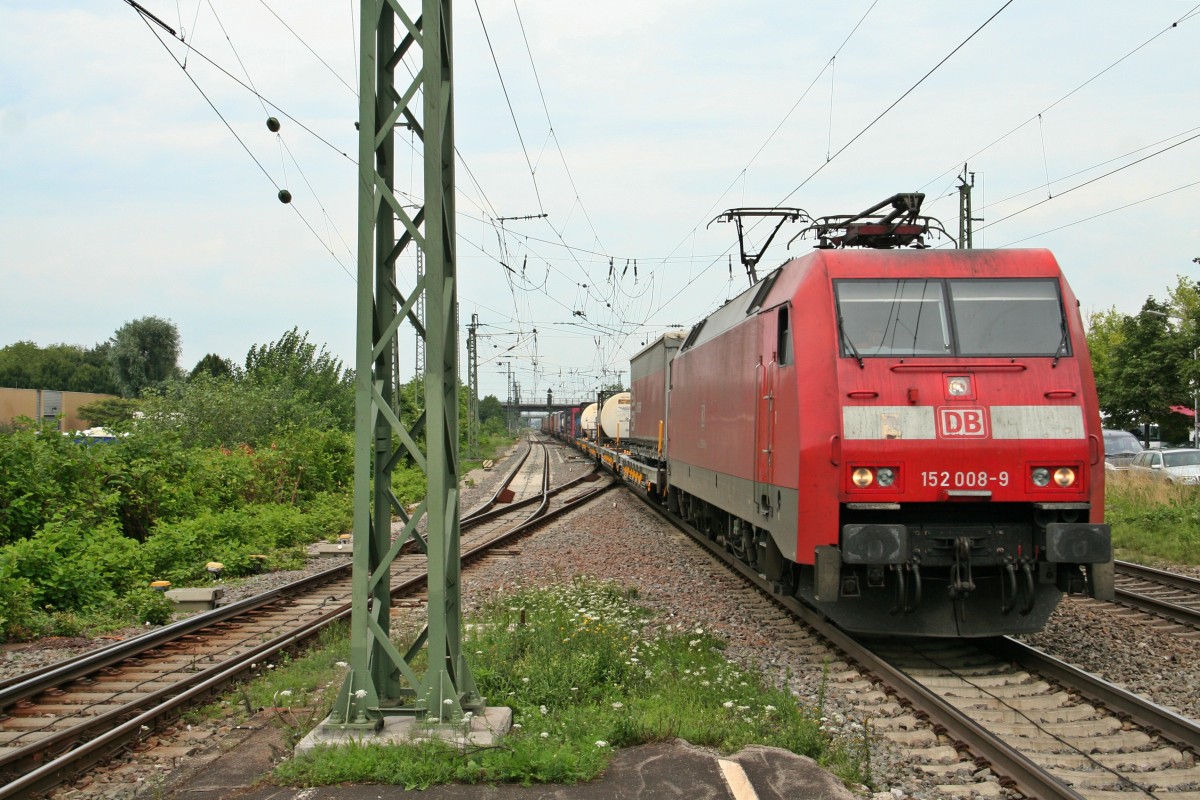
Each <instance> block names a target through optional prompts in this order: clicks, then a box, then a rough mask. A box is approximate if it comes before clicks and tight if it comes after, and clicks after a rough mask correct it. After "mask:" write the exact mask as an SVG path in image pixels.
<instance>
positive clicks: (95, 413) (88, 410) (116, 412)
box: [79, 397, 142, 431]
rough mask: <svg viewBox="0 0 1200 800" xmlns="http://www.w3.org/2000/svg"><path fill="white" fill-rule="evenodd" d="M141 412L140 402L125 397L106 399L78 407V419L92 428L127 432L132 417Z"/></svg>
mask: <svg viewBox="0 0 1200 800" xmlns="http://www.w3.org/2000/svg"><path fill="white" fill-rule="evenodd" d="M141 410H142V401H140V400H132V399H129V398H125V397H106V398H104V399H103V400H96V401H94V402H91V403H88V404H87V405H85V406H80V407H79V418H80V419H82V420H85V421H86V422H87V423H88V424H90V425H92V426H93V427H95V426H99V427H101V428H109V429H112V430H118V431H127V430H129V429H130V428H131V427H132V426H133V419H134V415H135V414H136V413H137V412H138V411H141Z"/></svg>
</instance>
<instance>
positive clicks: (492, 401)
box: [479, 394, 504, 425]
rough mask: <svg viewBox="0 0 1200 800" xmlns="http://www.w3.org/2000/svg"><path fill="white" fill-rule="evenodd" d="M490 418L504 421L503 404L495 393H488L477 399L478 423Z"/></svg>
mask: <svg viewBox="0 0 1200 800" xmlns="http://www.w3.org/2000/svg"><path fill="white" fill-rule="evenodd" d="M492 419H499V420H500V421H501V422H504V405H503V404H501V402H500V401H499V400H498V399H496V395H494V394H489V395H488V396H487V397H485V398H483V399H482V400H480V401H479V424H480V425H482V424H484V423H486V422H488V421H489V420H492Z"/></svg>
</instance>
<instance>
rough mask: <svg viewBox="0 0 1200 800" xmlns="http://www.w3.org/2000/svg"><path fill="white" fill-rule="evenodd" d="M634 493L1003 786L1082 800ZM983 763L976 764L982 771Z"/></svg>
mask: <svg viewBox="0 0 1200 800" xmlns="http://www.w3.org/2000/svg"><path fill="white" fill-rule="evenodd" d="M635 494H637V496H638V497H640V498H642V500H643V501H644V502H646V504H647V505H649V506H650V507H651V508H652V509H654V511H656V512H657V513H658V514H659V515H660V516H662V517H663V518H664V519H666V520H667V521H669V522H670V523H671V524H672V525H674V526H675V527H677V528H678V529H680V530H681V531H683V532H684V533H686V534H688V535H689V536H691V537H692V538H693V539H695V540H696V541H698V542H699V543H700V544H702V545H704V547H706V548H707V549H708V550H709V551H710V552H711V553H712V554H713V555H714V556H715V557H716V558H717V559H719V560H720V561H721V562H722V563H724V564H725V565H727V566H728V567H730V568H731V569H734V570H736V571H737V572H738V573H739V574H741V575H742V576H743V577H744V578H746V580H747V581H749V582H750V583H751V584H753V585H754V586H755V587H756V588H758V589H759V590H760V591H762V592H764V593H765V594H767V595H768V596H769V597H770V598H771V599H772V600H774V601H775V602H776V603H778V604H779V605H780V606H782V607H783V608H785V609H787V610H788V611H789V612H790V613H792V614H793V615H795V616H796V617H798V618H799V619H800V620H801V621H802V622H804V623H805V624H806V625H808V626H809V627H810V628H812V629H813V630H814V631H815V632H816V633H817V634H818V635H820V636H822V637H824V638H825V639H826V641H828V642H829V643H830V644H831V645H833V646H834V647H836V648H837V649H839V650H841V651H842V652H843V653H844V654H845V655H846V657H847V658H849V659H850V660H851V661H853V662H855V663H857V664H859V665H860V666H861V667H863V668H864V669H865V670H867V671H868V672H870V673H872V674H874V675H875V676H876V677H878V678H879V679H880V680H882V681H883V683H884V684H885V686H886V687H887V689H888V690H889V691H891V692H893V693H895V694H896V695H898V696H899V697H901V698H903V700H904V701H905V702H907V703H909V704H910V705H911V706H912V707H913V708H915V709H917V710H919V711H921V712H924V713H925V714H927V715H928V716H929V717H930V719H931V720H934V721H935V722H936V724H938V725H940V726H941V727H942V728H944V730H945V733H946V735H948V736H949V737H950V738H952V739H954V740H955V744H956V745H962V747H964V748H965V749H967V750H969V751H970V752H971V753H973V754H975V755H976V756H977V758H978V759H982V762H986V763H987V765H988V766H989V767H990V768H991V769H992V771H993V772H995V773H997V774H998V775H999V776H1001V779H1002V781H1003V780H1005V779H1007V781H1011V784H1012V786H1014V787H1015V788H1017V789H1018V790H1019V791H1020V792H1022V793H1023V794H1025V795H1026V796H1027V797H1037V798H1040V800H1084V797H1083V795H1081V794H1079V793H1078V792H1076V791H1075V790H1074V789H1072V788H1070V787H1069V786H1067V785H1065V784H1063V783H1061V782H1060V781H1059V780H1058V779H1056V778H1055V777H1054V776H1053V775H1051V774H1050V773H1048V772H1047V771H1046V770H1044V769H1042V768H1041V767H1040V766H1038V765H1037V764H1036V763H1034V762H1033V761H1032V760H1031V759H1029V758H1028V757H1027V756H1026V755H1024V754H1023V753H1021V752H1020V751H1019V750H1017V749H1016V748H1014V747H1012V746H1011V745H1009V744H1008V743H1007V742H1005V741H1004V740H1003V739H1001V738H1000V737H998V736H996V735H995V734H993V733H991V732H990V731H989V730H987V728H985V727H983V726H982V725H980V724H979V723H978V722H976V721H975V720H973V719H971V717H970V716H969V715H968V714H967V713H966V712H965V711H960V710H959V709H957V708H955V707H954V706H953V705H951V704H950V703H948V702H947V701H946V700H944V699H942V698H941V697H940V696H938V695H937V694H935V693H934V692H933V691H932V690H931V689H927V688H926V687H924V686H922V685H921V684H920V683H918V682H917V681H915V680H913V679H912V678H911V677H909V676H908V675H907V674H905V673H904V672H903V671H901V670H900V669H898V668H897V667H895V666H893V665H891V664H890V663H888V662H887V661H886V660H885V659H883V658H881V657H880V656H878V655H877V654H875V653H874V652H872V651H871V650H870V649H868V648H867V647H866V646H865V645H863V644H862V643H861V642H859V641H857V640H856V639H854V638H853V637H852V636H850V635H849V634H847V633H846V632H845V631H842V630H841V629H840V628H836V627H834V626H833V625H832V624H831V623H830V622H828V621H827V620H826V619H825V618H824V617H823V616H822V615H821V614H820V613H819V612H818V611H816V610H814V609H812V608H810V607H809V606H807V605H805V604H804V603H802V602H800V601H799V600H798V599H796V598H795V597H788V596H784V595H780V594H776V593H775V592H773V591H772V590H771V587H770V586H769V585H768V584H767V583H766V581H765V579H764V578H762V577H760V576H759V574H758V573H757V572H756V571H755V570H753V569H752V568H751V567H749V566H747V565H746V564H745V563H744V562H742V561H741V560H739V559H737V558H734V557H733V556H732V555H731V554H729V553H727V552H725V549H724V548H723V547H721V546H720V545H718V544H717V543H716V542H714V541H712V540H710V539H709V538H708V537H707V536H706V535H705V534H704V533H702V532H701V531H698V530H696V529H695V528H693V527H692V526H691V525H689V524H688V523H686V522H684V521H683V520H681V519H679V518H678V517H675V516H674V515H672V514H670V513H669V512H668V511H667V510H666V509H665V508H663V507H662V506H661V505H660V504H658V503H656V502H654V501H653V500H651V499H649V498H648V497H646V496H645V495H643V494H642V493H640V492H635ZM982 762H979V763H980V764H981V766H982Z"/></svg>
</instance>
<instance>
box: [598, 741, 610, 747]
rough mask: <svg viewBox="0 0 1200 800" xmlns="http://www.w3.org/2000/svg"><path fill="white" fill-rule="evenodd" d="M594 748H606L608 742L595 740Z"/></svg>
mask: <svg viewBox="0 0 1200 800" xmlns="http://www.w3.org/2000/svg"><path fill="white" fill-rule="evenodd" d="M596 747H608V742H606V741H604V740H603V739H597V740H596Z"/></svg>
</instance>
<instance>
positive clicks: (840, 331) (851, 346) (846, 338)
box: [838, 314, 866, 369]
mask: <svg viewBox="0 0 1200 800" xmlns="http://www.w3.org/2000/svg"><path fill="white" fill-rule="evenodd" d="M838 336H840V337H841V339H842V344H844V345H846V347H847V349H849V350H850V352H851V353H853V354H854V357H855V358H856V359H858V368H859V369H866V367H864V366H863V360H862V356H860V355H859V354H858V348H857V347H855V346H854V342H852V341H850V337H849V336H847V335H846V326H845V325H844V324H843V322H842V315H841V314H838Z"/></svg>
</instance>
